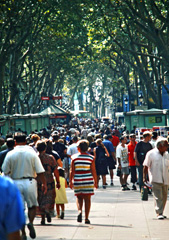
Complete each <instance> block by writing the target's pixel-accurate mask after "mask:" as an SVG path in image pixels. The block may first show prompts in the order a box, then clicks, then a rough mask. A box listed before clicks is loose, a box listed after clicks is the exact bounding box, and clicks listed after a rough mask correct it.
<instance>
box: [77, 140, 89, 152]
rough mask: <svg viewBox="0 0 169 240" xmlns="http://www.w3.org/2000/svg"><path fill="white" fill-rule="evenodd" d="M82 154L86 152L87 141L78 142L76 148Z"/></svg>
mask: <svg viewBox="0 0 169 240" xmlns="http://www.w3.org/2000/svg"><path fill="white" fill-rule="evenodd" d="M77 147H79V148H80V150H81V151H82V152H87V150H88V147H89V142H88V141H87V140H85V139H84V140H80V141H79V142H78V146H77Z"/></svg>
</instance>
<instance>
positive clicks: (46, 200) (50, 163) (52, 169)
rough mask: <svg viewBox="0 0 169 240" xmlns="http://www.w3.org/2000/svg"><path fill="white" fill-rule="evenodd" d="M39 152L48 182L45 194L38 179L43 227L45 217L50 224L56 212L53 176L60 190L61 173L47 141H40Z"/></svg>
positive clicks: (38, 144)
mask: <svg viewBox="0 0 169 240" xmlns="http://www.w3.org/2000/svg"><path fill="white" fill-rule="evenodd" d="M36 146H37V150H38V152H39V158H40V160H41V163H42V165H43V167H44V169H45V178H46V182H47V193H46V194H44V193H43V192H42V190H41V182H40V181H39V179H38V177H37V182H38V203H39V211H40V215H41V225H45V216H46V218H47V221H48V222H51V213H53V211H54V204H55V196H56V192H55V182H54V178H53V174H54V176H55V179H56V182H57V188H60V182H59V172H58V169H57V163H56V160H55V158H54V157H53V156H52V155H49V154H47V153H46V152H45V151H46V143H45V141H41V140H39V141H38V142H37V144H36Z"/></svg>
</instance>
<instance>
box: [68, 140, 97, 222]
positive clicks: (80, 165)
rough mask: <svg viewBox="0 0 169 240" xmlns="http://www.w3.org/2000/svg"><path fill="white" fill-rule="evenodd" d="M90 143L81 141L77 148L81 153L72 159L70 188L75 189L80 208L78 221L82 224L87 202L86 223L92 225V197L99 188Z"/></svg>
mask: <svg viewBox="0 0 169 240" xmlns="http://www.w3.org/2000/svg"><path fill="white" fill-rule="evenodd" d="M88 147H89V142H88V141H87V140H80V141H79V142H78V145H77V148H78V151H79V153H77V154H74V155H73V156H72V157H71V159H72V162H71V169H70V183H69V185H70V188H71V189H73V188H74V193H75V196H76V197H77V199H76V203H77V208H78V211H79V213H78V216H77V221H78V222H82V207H83V201H84V202H85V223H86V224H90V220H89V218H88V217H89V212H90V207H91V195H93V194H94V187H95V188H97V175H96V169H95V162H94V157H93V156H92V155H90V154H88V153H87V151H88Z"/></svg>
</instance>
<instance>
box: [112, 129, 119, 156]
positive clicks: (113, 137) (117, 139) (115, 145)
mask: <svg viewBox="0 0 169 240" xmlns="http://www.w3.org/2000/svg"><path fill="white" fill-rule="evenodd" d="M111 142H112V144H113V147H114V149H115V152H116V148H117V146H118V144H119V143H120V140H119V137H118V136H116V134H115V132H112V139H111Z"/></svg>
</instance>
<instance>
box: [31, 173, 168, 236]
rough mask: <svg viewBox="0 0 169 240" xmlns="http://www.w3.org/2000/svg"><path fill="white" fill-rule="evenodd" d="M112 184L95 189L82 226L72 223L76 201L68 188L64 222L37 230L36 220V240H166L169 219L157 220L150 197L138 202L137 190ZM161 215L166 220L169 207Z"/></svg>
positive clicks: (55, 219)
mask: <svg viewBox="0 0 169 240" xmlns="http://www.w3.org/2000/svg"><path fill="white" fill-rule="evenodd" d="M107 179H109V176H108V177H107ZM114 183H115V186H113V187H110V186H108V187H107V189H106V190H105V189H102V188H99V189H97V190H96V191H95V195H94V196H92V206H91V211H90V221H91V224H90V225H86V224H84V219H83V222H82V223H78V222H77V221H76V218H77V208H76V203H75V201H76V198H75V196H74V193H73V191H72V190H71V189H69V188H68V189H67V196H68V201H69V203H68V204H66V210H65V219H64V220H61V219H57V218H52V224H46V226H41V225H40V218H36V219H35V222H34V223H35V229H36V233H37V238H36V239H37V240H38V239H39V240H40V239H41V240H55V239H60V240H70V239H73V240H88V239H90V240H94V239H97V240H142V239H146V240H169V218H168V219H165V220H157V218H156V214H155V211H154V202H153V197H152V196H149V200H148V201H142V200H141V196H140V192H139V191H138V190H137V191H125V192H122V191H121V189H120V184H119V178H118V177H115V181H114ZM165 215H168V217H169V203H167V206H166V209H165ZM83 216H84V214H83ZM28 239H30V238H29V237H28Z"/></svg>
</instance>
